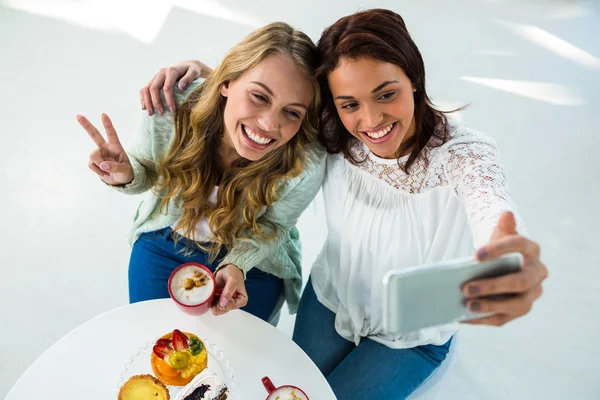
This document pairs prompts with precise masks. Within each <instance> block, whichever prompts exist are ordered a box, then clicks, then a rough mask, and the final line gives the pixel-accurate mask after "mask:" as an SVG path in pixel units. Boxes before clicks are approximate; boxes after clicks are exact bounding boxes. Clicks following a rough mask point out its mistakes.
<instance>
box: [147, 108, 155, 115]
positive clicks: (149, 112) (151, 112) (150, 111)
mask: <svg viewBox="0 0 600 400" xmlns="http://www.w3.org/2000/svg"><path fill="white" fill-rule="evenodd" d="M152 114H154V112H153V111H152V109H151V108H149V109H148V115H149V116H152Z"/></svg>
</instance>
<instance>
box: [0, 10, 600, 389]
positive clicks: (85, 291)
mask: <svg viewBox="0 0 600 400" xmlns="http://www.w3.org/2000/svg"><path fill="white" fill-rule="evenodd" d="M0 4H1V5H0V94H1V97H0V116H1V117H0V138H1V140H2V144H1V145H0V188H1V189H0V190H1V195H0V199H1V200H0V201H1V207H0V221H1V222H2V225H3V227H4V228H3V229H2V230H0V243H2V244H1V245H0V265H1V268H2V273H3V276H4V278H3V279H1V280H0V304H1V311H0V326H1V329H0V354H1V357H0V395H5V394H6V393H7V392H8V390H9V389H10V387H11V386H12V385H13V383H14V382H15V381H16V380H17V379H18V377H19V376H20V375H21V374H22V373H23V372H24V371H25V369H26V368H27V367H28V366H29V365H30V364H31V363H32V362H33V361H34V360H35V359H36V357H37V356H39V355H40V354H41V353H42V352H43V351H44V350H45V349H46V348H47V347H48V346H50V345H51V344H52V343H53V342H55V341H56V340H58V339H59V338H60V337H62V336H63V335H64V334H65V333H67V332H68V331H70V330H71V329H73V328H75V327H76V326H78V325H80V324H81V323H83V322H85V321H86V320H88V319H90V318H92V317H94V316H95V315H97V314H99V313H101V312H103V311H106V310H110V309H112V308H114V307H117V306H120V305H123V304H126V303H127V283H126V278H127V275H126V274H127V263H128V256H129V247H128V244H127V235H128V232H129V227H130V222H131V219H132V215H133V212H134V210H135V207H136V205H137V202H138V201H139V198H135V197H124V196H122V195H120V194H118V193H114V192H112V191H111V190H110V189H108V188H107V187H105V186H104V185H102V184H100V183H99V182H98V180H97V179H96V178H95V176H93V174H92V173H91V172H90V171H89V170H88V169H87V155H88V153H89V152H91V151H92V149H93V144H92V142H91V141H90V140H89V138H88V137H87V135H86V134H85V132H84V131H83V130H82V129H80V128H79V126H78V125H77V123H76V121H75V118H74V117H75V114H76V113H83V114H85V115H88V116H89V117H90V118H91V119H92V120H93V121H95V122H98V121H99V116H100V113H101V112H106V113H108V114H109V115H110V116H111V117H112V118H113V121H114V123H115V125H116V127H117V129H118V131H119V132H120V133H121V136H122V138H123V141H124V142H125V143H127V142H129V141H130V138H131V136H132V135H133V133H134V132H135V129H136V125H137V121H138V118H139V115H140V114H139V113H140V112H139V104H138V90H139V89H140V87H141V86H142V85H144V84H145V82H146V81H147V80H148V79H149V78H150V77H151V75H152V74H153V73H154V72H155V71H156V70H157V69H158V68H159V67H161V66H166V65H169V64H171V63H173V62H175V61H178V60H182V59H188V58H200V59H202V60H204V61H206V62H207V63H209V64H210V65H215V64H216V63H217V62H218V60H219V59H220V57H221V56H222V55H223V54H224V52H225V50H226V49H227V48H228V47H229V46H231V45H232V44H234V43H235V42H237V41H238V40H240V39H241V38H242V37H243V35H245V34H246V33H247V32H249V31H250V30H251V29H253V27H255V26H259V25H262V24H265V23H268V22H271V21H273V20H285V21H287V22H290V23H292V24H294V25H296V26H297V27H299V28H302V29H304V30H305V31H306V32H307V33H309V34H310V35H311V36H312V37H313V38H314V39H315V40H316V39H318V37H319V34H320V32H321V30H322V29H323V28H324V27H325V26H327V25H329V24H331V23H333V22H334V21H335V20H336V18H338V17H340V16H342V15H345V14H348V13H350V12H353V11H356V10H358V9H359V8H368V7H372V6H379V7H388V8H392V9H394V10H395V11H398V12H400V13H401V14H402V15H403V16H404V17H405V20H406V22H407V25H408V27H409V29H410V31H411V32H412V34H413V36H414V38H415V40H416V42H417V44H418V45H419V46H420V48H421V50H422V53H423V55H424V57H425V60H426V65H427V71H428V88H429V90H430V93H431V95H432V97H433V98H434V101H435V102H437V103H438V104H440V105H441V106H443V107H445V108H449V107H456V106H460V105H464V104H467V103H471V104H472V105H471V106H470V107H469V108H468V110H466V111H464V112H463V113H462V114H461V116H460V117H461V118H462V121H463V122H464V123H465V124H467V125H469V126H470V127H472V128H476V129H480V130H483V131H486V132H488V133H490V134H491V135H493V137H494V138H495V139H496V140H497V141H498V143H499V145H500V147H501V151H502V154H503V158H504V160H505V163H506V170H507V174H508V177H509V180H510V183H511V188H512V191H513V194H514V197H515V198H516V200H517V202H518V204H519V206H520V211H521V213H522V216H523V217H524V219H525V220H526V222H527V225H528V228H529V231H530V235H531V236H532V237H534V238H535V239H536V240H538V241H539V242H540V243H541V244H542V246H543V259H544V261H545V262H546V263H547V265H548V268H549V270H550V278H549V279H548V281H547V284H546V285H545V294H544V296H543V298H542V299H541V300H540V301H539V302H538V303H537V304H536V307H535V308H534V310H533V312H532V313H531V314H530V315H529V316H527V317H526V318H524V319H522V320H520V321H518V322H514V323H512V324H509V325H508V326H506V327H504V328H501V329H492V328H472V327H466V328H465V329H464V330H463V333H462V338H461V346H460V349H459V355H458V360H457V363H456V364H455V366H454V367H453V373H452V374H451V375H449V380H448V381H447V382H446V383H447V384H446V385H445V389H444V390H445V392H444V395H443V398H444V399H459V398H460V399H561V400H562V399H578V400H584V399H599V398H600V378H599V377H598V367H597V361H598V360H599V359H600V346H599V345H598V344H597V342H598V339H597V337H598V334H600V322H599V319H598V316H599V315H600V295H599V294H598V292H599V290H598V289H599V287H600V268H599V267H600V265H599V264H600V263H599V261H600V250H599V247H598V245H597V243H598V241H599V240H600V233H599V230H598V226H597V225H598V223H599V222H600V211H599V208H598V207H597V205H598V198H600V184H599V182H600V167H599V166H598V164H597V161H594V160H598V156H597V151H598V149H599V148H600V129H599V128H598V116H599V115H600V105H599V104H600V40H599V38H600V6H599V5H598V2H595V1H585V2H583V1H582V2H580V1H576V0H570V1H567V0H564V1H559V0H544V1H542V0H488V1H475V0H459V1H452V2H446V1H431V0H427V1H419V2H409V1H399V0H381V1H378V2H374V1H369V2H365V1H358V0H346V1H323V0H320V1H316V0H304V1H300V2H284V1H266V0H261V1H249V0H247V1H245V0H224V1H216V0H210V1H209V0H172V1H164V2H158V4H157V2H151V1H145V0H131V1H126V0H119V1H116V0H110V1H108V0H104V1H101V0H78V1H73V0H70V1H68V0H0ZM142 15H144V17H143V18H142ZM595 205H596V206H595ZM318 221H319V219H318V218H317V217H316V214H315V212H314V209H311V210H309V211H308V212H307V213H306V214H305V215H304V216H303V218H302V221H301V222H300V231H301V234H302V235H303V237H304V238H305V245H304V247H305V259H304V260H305V267H306V269H305V270H306V271H307V272H308V270H309V268H310V264H311V261H312V260H313V259H314V257H315V256H316V254H317V252H318V251H319V249H320V246H321V244H322V239H323V237H324V232H323V230H322V225H321V224H320V223H319V222H318ZM292 326H293V318H292V317H290V316H285V317H284V318H282V321H281V323H280V328H281V329H283V330H284V331H285V332H287V333H288V334H290V333H291V329H292ZM123 334H124V335H126V334H127V333H126V332H123ZM90 345H93V344H90ZM73 367H74V368H77V367H78V366H73ZM57 373H61V374H64V373H68V371H59V372H57Z"/></svg>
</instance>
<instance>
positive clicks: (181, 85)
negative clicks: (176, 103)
mask: <svg viewBox="0 0 600 400" xmlns="http://www.w3.org/2000/svg"><path fill="white" fill-rule="evenodd" d="M186 86H187V83H185V82H181V83H180V84H179V89H181V90H183V89H185V87H186Z"/></svg>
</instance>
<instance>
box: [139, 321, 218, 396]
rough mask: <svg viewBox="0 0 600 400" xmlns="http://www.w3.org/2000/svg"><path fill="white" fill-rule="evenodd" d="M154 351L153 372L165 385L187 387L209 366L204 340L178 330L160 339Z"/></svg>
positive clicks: (152, 356)
mask: <svg viewBox="0 0 600 400" xmlns="http://www.w3.org/2000/svg"><path fill="white" fill-rule="evenodd" d="M152 350H153V351H152V355H151V356H150V363H151V365H152V371H153V372H154V375H156V377H157V378H158V379H159V380H160V381H161V382H162V383H164V384H165V385H170V386H185V385H187V384H188V383H190V382H191V380H192V379H194V377H195V376H196V375H198V374H199V373H200V372H202V371H204V370H205V369H206V366H207V365H208V353H207V351H206V348H205V347H204V343H203V342H202V340H200V338H199V337H198V336H196V335H194V334H192V333H188V332H185V333H184V332H181V331H180V330H178V329H175V330H174V331H173V332H171V333H167V334H166V335H164V336H162V337H161V338H160V339H158V340H157V341H156V344H155V345H154V347H153V349H152Z"/></svg>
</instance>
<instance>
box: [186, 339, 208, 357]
mask: <svg viewBox="0 0 600 400" xmlns="http://www.w3.org/2000/svg"><path fill="white" fill-rule="evenodd" d="M189 345H190V352H191V353H192V355H193V356H196V355H198V354H200V352H201V351H202V349H203V348H204V346H203V345H202V342H201V341H199V340H198V339H197V338H195V337H191V338H190V340H189Z"/></svg>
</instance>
